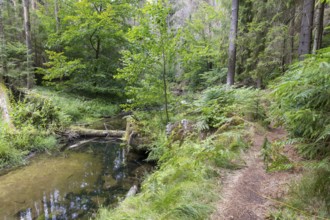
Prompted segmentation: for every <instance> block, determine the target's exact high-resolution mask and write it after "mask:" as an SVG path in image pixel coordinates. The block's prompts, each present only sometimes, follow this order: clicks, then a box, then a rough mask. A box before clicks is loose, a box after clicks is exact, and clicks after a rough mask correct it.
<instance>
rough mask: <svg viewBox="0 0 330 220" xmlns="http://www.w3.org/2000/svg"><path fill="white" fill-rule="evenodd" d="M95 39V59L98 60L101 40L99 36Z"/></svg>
mask: <svg viewBox="0 0 330 220" xmlns="http://www.w3.org/2000/svg"><path fill="white" fill-rule="evenodd" d="M96 39H97V40H96V50H95V59H99V57H100V51H101V39H100V37H99V36H96Z"/></svg>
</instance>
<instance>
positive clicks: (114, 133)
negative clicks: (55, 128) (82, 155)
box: [67, 127, 125, 137]
mask: <svg viewBox="0 0 330 220" xmlns="http://www.w3.org/2000/svg"><path fill="white" fill-rule="evenodd" d="M67 133H69V134H71V133H74V134H75V135H73V136H83V137H123V136H124V134H125V131H120V130H95V129H88V128H82V127H71V129H70V131H68V132H67Z"/></svg>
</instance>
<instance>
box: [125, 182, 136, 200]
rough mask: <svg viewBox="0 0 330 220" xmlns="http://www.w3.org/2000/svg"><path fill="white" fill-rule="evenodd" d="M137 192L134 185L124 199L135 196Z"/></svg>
mask: <svg viewBox="0 0 330 220" xmlns="http://www.w3.org/2000/svg"><path fill="white" fill-rule="evenodd" d="M137 191H138V187H137V186H136V185H133V186H132V187H131V188H130V189H129V191H128V193H127V194H126V198H128V197H132V196H135V194H136V193H137Z"/></svg>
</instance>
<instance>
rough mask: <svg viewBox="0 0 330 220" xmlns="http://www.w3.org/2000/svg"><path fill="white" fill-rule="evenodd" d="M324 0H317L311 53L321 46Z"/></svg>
mask: <svg viewBox="0 0 330 220" xmlns="http://www.w3.org/2000/svg"><path fill="white" fill-rule="evenodd" d="M324 8H325V1H319V2H318V8H317V15H316V16H315V34H314V43H313V53H314V54H315V52H316V50H318V49H320V48H321V44H322V35H323V20H324Z"/></svg>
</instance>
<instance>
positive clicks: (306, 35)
mask: <svg viewBox="0 0 330 220" xmlns="http://www.w3.org/2000/svg"><path fill="white" fill-rule="evenodd" d="M314 4H315V0H304V5H303V11H302V18H301V30H300V39H299V48H298V55H299V60H303V59H304V55H305V54H310V53H311V42H312V29H313V16H314Z"/></svg>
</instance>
